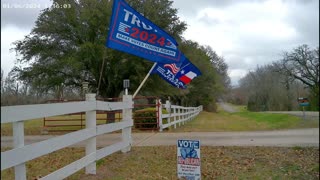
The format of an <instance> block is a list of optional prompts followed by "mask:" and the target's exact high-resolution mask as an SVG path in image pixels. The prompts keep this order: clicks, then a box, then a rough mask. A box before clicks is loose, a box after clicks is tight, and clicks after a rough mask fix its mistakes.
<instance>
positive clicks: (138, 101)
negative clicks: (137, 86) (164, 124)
mask: <svg viewBox="0 0 320 180" xmlns="http://www.w3.org/2000/svg"><path fill="white" fill-rule="evenodd" d="M133 101H134V109H133V120H134V127H135V129H138V130H158V129H159V111H158V109H159V108H158V104H157V102H158V97H156V96H140V97H135V98H134V99H133Z"/></svg>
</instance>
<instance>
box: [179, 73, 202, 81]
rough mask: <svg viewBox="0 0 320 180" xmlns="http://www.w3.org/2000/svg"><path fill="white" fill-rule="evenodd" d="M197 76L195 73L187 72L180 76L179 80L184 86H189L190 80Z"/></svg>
mask: <svg viewBox="0 0 320 180" xmlns="http://www.w3.org/2000/svg"><path fill="white" fill-rule="evenodd" d="M197 76H198V75H197V74H196V73H195V72H192V71H189V72H188V73H187V74H185V75H183V76H181V77H180V78H179V80H180V81H182V82H183V83H184V84H189V83H190V82H191V80H192V79H193V78H195V77H197Z"/></svg>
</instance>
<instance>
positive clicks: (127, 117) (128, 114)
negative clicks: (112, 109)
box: [121, 95, 133, 153]
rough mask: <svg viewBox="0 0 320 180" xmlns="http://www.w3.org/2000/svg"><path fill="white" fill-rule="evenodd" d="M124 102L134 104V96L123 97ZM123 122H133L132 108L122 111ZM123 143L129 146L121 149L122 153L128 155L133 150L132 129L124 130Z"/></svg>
mask: <svg viewBox="0 0 320 180" xmlns="http://www.w3.org/2000/svg"><path fill="white" fill-rule="evenodd" d="M123 102H125V103H130V104H132V95H124V96H123ZM122 121H131V122H132V124H133V120H132V108H129V109H123V110H122ZM122 141H124V142H125V143H126V144H128V146H127V147H125V148H123V149H121V152H123V153H126V152H128V151H130V150H131V144H132V139H131V127H127V128H124V129H122Z"/></svg>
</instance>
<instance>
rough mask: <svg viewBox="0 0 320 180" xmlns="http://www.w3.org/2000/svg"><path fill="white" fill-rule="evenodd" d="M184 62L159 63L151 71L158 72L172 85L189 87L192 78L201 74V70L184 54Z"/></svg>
mask: <svg viewBox="0 0 320 180" xmlns="http://www.w3.org/2000/svg"><path fill="white" fill-rule="evenodd" d="M182 57H183V59H184V60H183V61H182V63H172V64H162V63H158V64H157V66H156V67H155V68H154V69H153V71H152V72H151V73H152V74H158V75H159V76H160V77H161V78H162V79H164V80H165V81H167V82H168V83H169V84H171V85H172V86H175V87H177V88H180V89H185V88H187V86H186V85H187V84H189V83H190V82H191V81H192V79H194V78H195V77H198V76H200V75H201V72H200V70H199V69H198V68H197V67H196V66H195V65H193V64H192V63H191V62H190V61H189V60H188V59H187V58H186V57H185V56H184V55H182Z"/></svg>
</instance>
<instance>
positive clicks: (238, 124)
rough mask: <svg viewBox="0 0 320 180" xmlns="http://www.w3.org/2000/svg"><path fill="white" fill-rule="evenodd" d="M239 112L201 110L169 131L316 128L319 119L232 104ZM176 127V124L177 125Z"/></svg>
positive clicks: (219, 109)
mask: <svg viewBox="0 0 320 180" xmlns="http://www.w3.org/2000/svg"><path fill="white" fill-rule="evenodd" d="M233 107H234V108H235V109H237V110H238V111H239V112H235V113H228V112H225V111H223V110H222V109H221V108H220V107H218V112H217V113H211V112H205V111H203V112H201V113H200V114H199V116H197V118H196V119H194V120H192V121H190V122H188V123H186V124H185V125H183V126H180V127H179V128H177V129H173V127H171V128H170V130H169V131H170V132H221V131H262V130H279V129H297V128H317V127H319V120H315V119H314V120H307V121H305V120H303V119H302V118H299V117H296V116H292V115H287V114H271V113H263V112H249V111H247V110H246V108H245V106H233ZM177 127H178V126H177Z"/></svg>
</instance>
